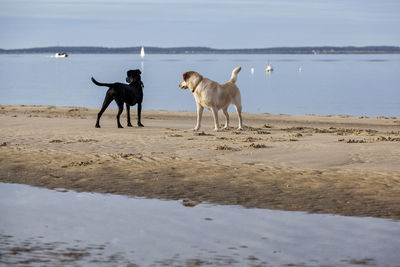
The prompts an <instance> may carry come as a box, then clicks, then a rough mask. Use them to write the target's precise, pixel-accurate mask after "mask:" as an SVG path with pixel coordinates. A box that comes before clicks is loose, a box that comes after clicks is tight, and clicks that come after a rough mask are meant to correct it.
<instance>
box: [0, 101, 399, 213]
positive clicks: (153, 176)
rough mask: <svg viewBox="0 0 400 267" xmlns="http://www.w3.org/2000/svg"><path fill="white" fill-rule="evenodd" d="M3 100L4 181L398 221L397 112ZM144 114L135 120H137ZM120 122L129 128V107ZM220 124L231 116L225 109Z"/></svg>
mask: <svg viewBox="0 0 400 267" xmlns="http://www.w3.org/2000/svg"><path fill="white" fill-rule="evenodd" d="M97 112H98V110H97V109H87V108H80V107H54V106H0V182H7V183H22V184H29V185H34V186H42V187H47V188H66V189H73V190H76V191H87V192H101V193H113V194H124V195H135V196H140V197H149V198H163V199H182V200H184V201H183V202H182V203H183V204H185V205H195V204H196V203H198V202H211V203H218V204H234V205H235V204H238V205H243V206H245V207H258V208H268V209H280V210H297V211H308V212H314V213H334V214H342V215H351V216H373V217H383V218H393V219H400V164H399V162H400V119H398V118H394V117H390V118H387V117H369V118H368V117H353V116H344V115H334V116H317V115H272V114H244V115H243V119H244V125H245V126H246V127H245V129H244V130H243V131H237V130H236V125H237V121H236V114H234V113H231V120H232V121H231V126H235V127H232V128H230V129H228V130H221V131H220V132H214V131H213V120H212V117H211V114H210V113H209V112H207V113H205V114H204V118H203V125H202V129H201V131H199V132H193V131H192V130H191V128H192V127H193V126H194V124H195V116H196V115H195V113H194V112H171V111H149V110H144V111H143V119H142V121H143V124H144V125H145V127H144V128H138V127H132V128H131V127H125V128H124V129H118V128H117V123H116V119H115V115H116V110H112V109H110V110H107V111H106V113H105V114H104V115H103V118H102V121H101V126H102V128H100V129H96V128H95V127H94V125H95V121H96V114H97ZM135 114H136V110H135V109H134V110H133V112H132V115H133V116H132V122H133V123H132V124H133V125H136V122H135V121H134V119H135ZM123 115H124V116H123V117H122V118H121V123H122V125H124V126H125V125H126V118H125V112H124V114H123ZM220 120H221V122H223V121H224V117H223V116H222V114H220Z"/></svg>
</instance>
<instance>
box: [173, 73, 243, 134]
mask: <svg viewBox="0 0 400 267" xmlns="http://www.w3.org/2000/svg"><path fill="white" fill-rule="evenodd" d="M241 69H242V67H237V68H236V69H234V70H233V71H232V76H231V79H230V80H229V81H228V82H226V83H223V84H219V83H217V82H214V81H212V80H210V79H207V78H205V77H203V76H201V75H200V74H199V73H197V72H195V71H187V72H185V73H183V81H182V82H181V83H180V84H179V87H180V88H182V89H188V88H189V89H190V91H192V93H193V96H194V99H195V100H196V105H197V123H196V126H195V127H194V130H195V131H197V130H199V129H200V124H201V117H202V115H203V110H204V108H206V109H209V110H211V111H212V113H213V116H214V125H215V130H216V131H218V130H219V123H218V110H220V109H222V111H223V112H224V114H225V117H226V123H225V128H228V127H229V114H228V106H229V105H230V104H233V105H234V106H235V109H236V111H237V113H238V118H239V127H238V129H239V130H242V103H241V102H242V101H241V96H240V91H239V88H238V87H237V86H236V84H235V83H236V80H237V74H238V73H239V71H240V70H241Z"/></svg>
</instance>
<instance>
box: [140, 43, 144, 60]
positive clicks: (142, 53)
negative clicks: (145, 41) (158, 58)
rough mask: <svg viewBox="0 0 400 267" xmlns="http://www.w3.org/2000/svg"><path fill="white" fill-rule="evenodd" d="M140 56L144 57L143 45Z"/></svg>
mask: <svg viewBox="0 0 400 267" xmlns="http://www.w3.org/2000/svg"><path fill="white" fill-rule="evenodd" d="M140 57H141V58H144V47H143V46H142V49H141V50H140Z"/></svg>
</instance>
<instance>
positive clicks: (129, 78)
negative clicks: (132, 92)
mask: <svg viewBox="0 0 400 267" xmlns="http://www.w3.org/2000/svg"><path fill="white" fill-rule="evenodd" d="M140 74H142V72H141V71H140V70H138V69H136V70H128V71H127V72H126V82H127V83H133V82H137V81H140V80H141V78H140Z"/></svg>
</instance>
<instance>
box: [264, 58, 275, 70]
mask: <svg viewBox="0 0 400 267" xmlns="http://www.w3.org/2000/svg"><path fill="white" fill-rule="evenodd" d="M273 70H274V69H273V68H272V66H271V65H270V64H269V60H268V61H267V68H266V69H265V71H266V72H271V71H273Z"/></svg>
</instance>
